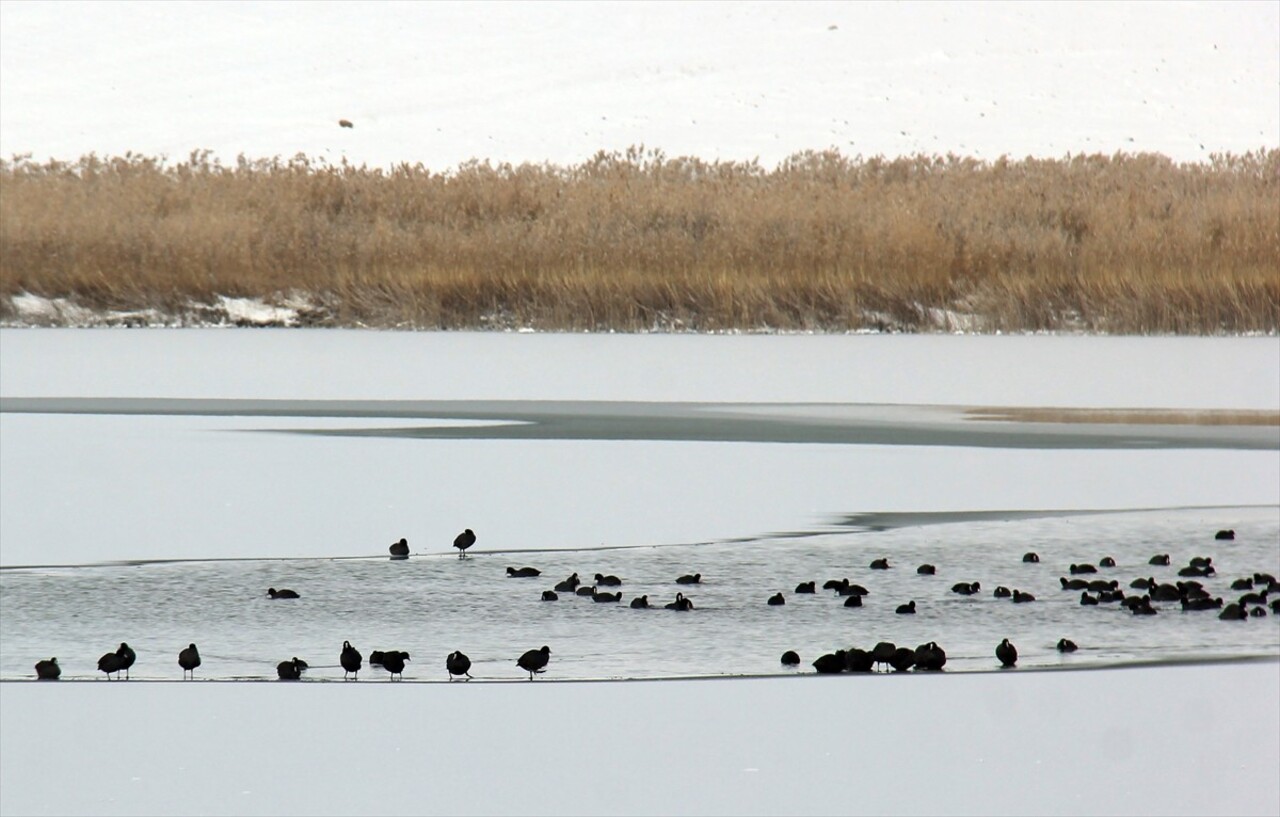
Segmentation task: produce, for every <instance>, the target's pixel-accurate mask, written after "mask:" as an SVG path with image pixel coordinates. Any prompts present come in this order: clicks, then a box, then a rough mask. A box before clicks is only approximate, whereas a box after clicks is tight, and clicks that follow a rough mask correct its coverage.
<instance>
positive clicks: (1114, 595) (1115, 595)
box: [1098, 588, 1125, 604]
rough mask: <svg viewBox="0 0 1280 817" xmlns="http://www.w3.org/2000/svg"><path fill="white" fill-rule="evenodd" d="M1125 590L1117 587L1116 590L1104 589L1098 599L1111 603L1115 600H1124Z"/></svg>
mask: <svg viewBox="0 0 1280 817" xmlns="http://www.w3.org/2000/svg"><path fill="white" fill-rule="evenodd" d="M1124 599H1125V595H1124V591H1123V590H1121V589H1119V588H1117V589H1115V590H1103V591H1102V592H1101V593H1099V594H1098V601H1099V602H1102V603H1104V604H1110V603H1111V602H1113V601H1124Z"/></svg>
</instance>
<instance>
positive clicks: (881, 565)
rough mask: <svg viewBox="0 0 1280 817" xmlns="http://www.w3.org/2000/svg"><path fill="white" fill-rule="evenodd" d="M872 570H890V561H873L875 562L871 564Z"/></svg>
mask: <svg viewBox="0 0 1280 817" xmlns="http://www.w3.org/2000/svg"><path fill="white" fill-rule="evenodd" d="M871 569H872V570H888V569H889V560H888V559H875V560H873V561H872V562H871Z"/></svg>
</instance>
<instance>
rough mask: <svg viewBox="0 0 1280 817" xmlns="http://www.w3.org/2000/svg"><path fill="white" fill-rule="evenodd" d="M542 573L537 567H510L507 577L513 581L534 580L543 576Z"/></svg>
mask: <svg viewBox="0 0 1280 817" xmlns="http://www.w3.org/2000/svg"><path fill="white" fill-rule="evenodd" d="M541 575H542V571H541V570H539V569H538V568H536V567H508V568H507V577H508V578H512V579H532V578H533V577H534V576H541Z"/></svg>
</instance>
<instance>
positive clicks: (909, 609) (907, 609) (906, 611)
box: [893, 599, 916, 616]
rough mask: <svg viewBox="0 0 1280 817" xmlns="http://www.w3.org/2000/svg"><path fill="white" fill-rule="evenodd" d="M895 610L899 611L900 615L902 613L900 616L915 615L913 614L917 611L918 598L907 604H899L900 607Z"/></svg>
mask: <svg viewBox="0 0 1280 817" xmlns="http://www.w3.org/2000/svg"><path fill="white" fill-rule="evenodd" d="M893 612H895V613H897V614H898V615H900V616H913V615H915V612H916V600H915V599H912V600H911V601H909V602H907V603H906V604H899V605H898V609H897V610H894V611H893Z"/></svg>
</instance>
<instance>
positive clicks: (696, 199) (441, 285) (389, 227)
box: [0, 147, 1280, 334]
mask: <svg viewBox="0 0 1280 817" xmlns="http://www.w3.org/2000/svg"><path fill="white" fill-rule="evenodd" d="M24 292H26V293H32V294H36V295H42V296H47V297H62V298H67V299H69V300H70V301H71V302H72V303H75V304H79V305H81V306H85V307H89V308H93V309H119V310H136V309H146V308H152V309H158V310H162V311H166V312H171V313H181V312H182V310H183V309H186V308H188V307H189V306H190V304H192V303H209V302H211V301H212V300H213V299H214V298H215V297H216V296H217V295H225V296H232V297H259V298H262V299H264V300H266V301H268V302H272V303H278V302H282V301H283V300H285V299H289V298H295V299H296V298H299V297H302V298H306V299H309V300H310V302H311V303H312V304H313V305H314V308H313V309H311V310H309V311H308V312H307V315H308V318H307V319H308V320H309V321H310V322H312V323H314V324H316V325H330V326H381V327H416V328H479V327H510V326H529V327H534V328H539V329H565V330H582V329H591V330H605V329H617V330H624V331H625V330H649V329H666V330H671V329H690V330H704V331H714V330H729V329H739V330H767V329H782V330H821V331H845V330H850V329H860V328H868V327H870V328H882V329H897V330H905V331H937V330H940V329H950V328H974V329H979V330H982V331H996V330H1001V331H1027V330H1080V331H1089V332H1110V333H1186V334H1215V333H1239V332H1275V331H1277V329H1280V150H1276V149H1271V150H1259V151H1256V152H1251V153H1246V154H1244V155H1230V154H1229V155H1215V156H1214V157H1213V158H1212V159H1211V160H1210V161H1208V162H1205V163H1196V164H1177V163H1175V162H1173V161H1171V160H1170V159H1168V158H1167V157H1164V156H1161V155H1154V154H1137V155H1132V154H1117V155H1114V156H1102V155H1082V156H1068V157H1066V158H1062V159H1031V158H1027V159H1022V160H1012V159H1008V158H1001V159H999V160H996V161H980V160H977V159H972V158H965V157H959V156H954V155H949V156H923V155H918V156H910V157H904V158H897V159H886V158H882V157H874V158H864V157H861V156H859V157H854V158H849V157H846V156H842V155H841V154H839V153H838V152H835V151H823V152H812V151H810V152H804V153H799V154H796V155H794V156H792V157H790V158H788V159H787V160H786V161H784V162H782V163H780V164H779V165H778V166H777V167H776V168H773V169H766V168H764V167H762V166H761V165H760V164H758V163H757V162H706V161H702V160H699V159H694V158H683V157H682V158H668V157H666V156H665V155H663V154H662V153H661V152H660V151H654V150H646V149H645V148H643V147H634V148H631V149H629V150H627V151H625V152H621V153H604V152H601V153H598V154H597V155H596V156H594V157H593V158H591V159H590V160H589V161H586V162H584V163H582V164H578V165H573V166H569V167H561V166H556V165H550V164H542V165H533V164H523V165H519V166H512V165H506V164H503V165H497V166H494V165H491V164H490V163H488V162H479V161H471V162H467V163H464V164H462V165H460V166H459V167H457V168H456V169H452V170H449V171H447V172H433V171H431V170H428V169H427V168H424V167H423V166H421V165H407V164H402V165H399V166H396V167H393V168H389V169H378V168H368V167H364V166H360V167H356V166H352V165H349V164H346V163H345V162H344V163H343V164H341V165H336V166H335V165H330V164H326V163H323V162H318V161H316V160H314V159H309V158H307V157H304V156H298V157H295V158H293V159H289V160H283V159H279V158H273V159H259V160H250V159H246V158H244V157H241V158H240V159H239V160H238V161H237V162H236V163H235V164H234V165H230V166H224V165H223V164H221V163H220V162H219V161H218V160H216V159H213V158H211V157H210V154H209V153H207V152H195V153H193V154H192V155H191V156H190V157H189V158H188V159H187V160H186V161H182V162H178V163H169V162H167V161H165V160H163V159H159V158H154V157H146V156H138V155H134V154H126V155H125V156H123V157H111V158H101V157H97V156H94V155H90V156H86V157H84V158H81V159H80V160H79V161H77V162H73V163H65V162H50V163H47V164H39V163H35V162H32V161H31V160H30V159H29V158H26V157H15V158H14V159H12V160H9V161H0V317H5V318H10V319H12V318H13V317H14V306H13V304H12V302H11V300H10V299H11V297H12V296H15V295H18V294H21V293H24Z"/></svg>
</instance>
